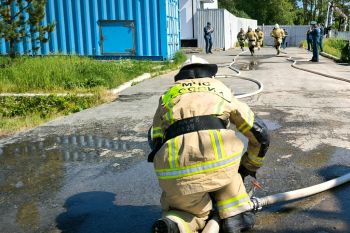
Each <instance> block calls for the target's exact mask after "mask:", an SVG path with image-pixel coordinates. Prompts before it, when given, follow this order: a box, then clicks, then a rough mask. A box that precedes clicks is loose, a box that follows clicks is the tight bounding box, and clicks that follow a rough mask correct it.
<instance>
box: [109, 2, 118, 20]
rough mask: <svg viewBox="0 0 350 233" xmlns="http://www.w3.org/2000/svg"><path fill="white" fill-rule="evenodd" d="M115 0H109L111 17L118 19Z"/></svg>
mask: <svg viewBox="0 0 350 233" xmlns="http://www.w3.org/2000/svg"><path fill="white" fill-rule="evenodd" d="M114 1H115V0H110V1H109V11H110V17H111V19H112V20H115V19H116V15H115V4H114V3H115V2H114Z"/></svg>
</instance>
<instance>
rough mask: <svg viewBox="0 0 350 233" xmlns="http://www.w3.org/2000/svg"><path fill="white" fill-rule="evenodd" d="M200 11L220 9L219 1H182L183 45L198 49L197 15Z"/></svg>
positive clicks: (181, 24) (181, 25)
mask: <svg viewBox="0 0 350 233" xmlns="http://www.w3.org/2000/svg"><path fill="white" fill-rule="evenodd" d="M199 9H218V0H180V19H181V21H180V27H181V44H182V46H183V47H188V46H191V47H196V46H197V39H198V35H197V34H198V33H197V31H196V25H197V23H196V17H195V16H196V13H197V10H199Z"/></svg>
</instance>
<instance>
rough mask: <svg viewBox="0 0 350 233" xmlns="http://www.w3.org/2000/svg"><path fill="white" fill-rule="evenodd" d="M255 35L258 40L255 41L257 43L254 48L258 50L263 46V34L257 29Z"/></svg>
mask: <svg viewBox="0 0 350 233" xmlns="http://www.w3.org/2000/svg"><path fill="white" fill-rule="evenodd" d="M255 33H256V35H257V36H258V40H257V42H256V46H257V47H258V49H259V50H260V48H261V47H262V46H264V32H263V31H261V29H260V28H257V29H256V30H255Z"/></svg>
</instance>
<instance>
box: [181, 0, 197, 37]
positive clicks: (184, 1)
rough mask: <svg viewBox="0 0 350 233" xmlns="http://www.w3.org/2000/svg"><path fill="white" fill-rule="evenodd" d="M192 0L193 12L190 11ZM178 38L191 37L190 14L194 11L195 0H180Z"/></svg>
mask: <svg viewBox="0 0 350 233" xmlns="http://www.w3.org/2000/svg"><path fill="white" fill-rule="evenodd" d="M192 1H193V12H192ZM179 10H180V30H181V33H180V35H181V38H180V39H193V22H192V20H194V19H193V17H192V14H193V13H195V12H196V0H180V9H179Z"/></svg>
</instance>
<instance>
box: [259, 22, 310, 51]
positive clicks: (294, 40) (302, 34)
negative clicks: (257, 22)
mask: <svg viewBox="0 0 350 233" xmlns="http://www.w3.org/2000/svg"><path fill="white" fill-rule="evenodd" d="M274 27H275V26H274V25H263V26H260V28H261V29H262V30H263V32H264V34H265V38H264V44H265V45H270V46H272V45H274V38H272V37H271V36H270V34H271V32H272V29H273V28H274ZM280 28H283V29H286V31H287V33H288V37H287V38H286V42H287V43H288V46H297V47H298V46H299V45H300V43H301V42H302V41H303V40H306V32H307V30H308V29H309V26H308V25H280Z"/></svg>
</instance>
